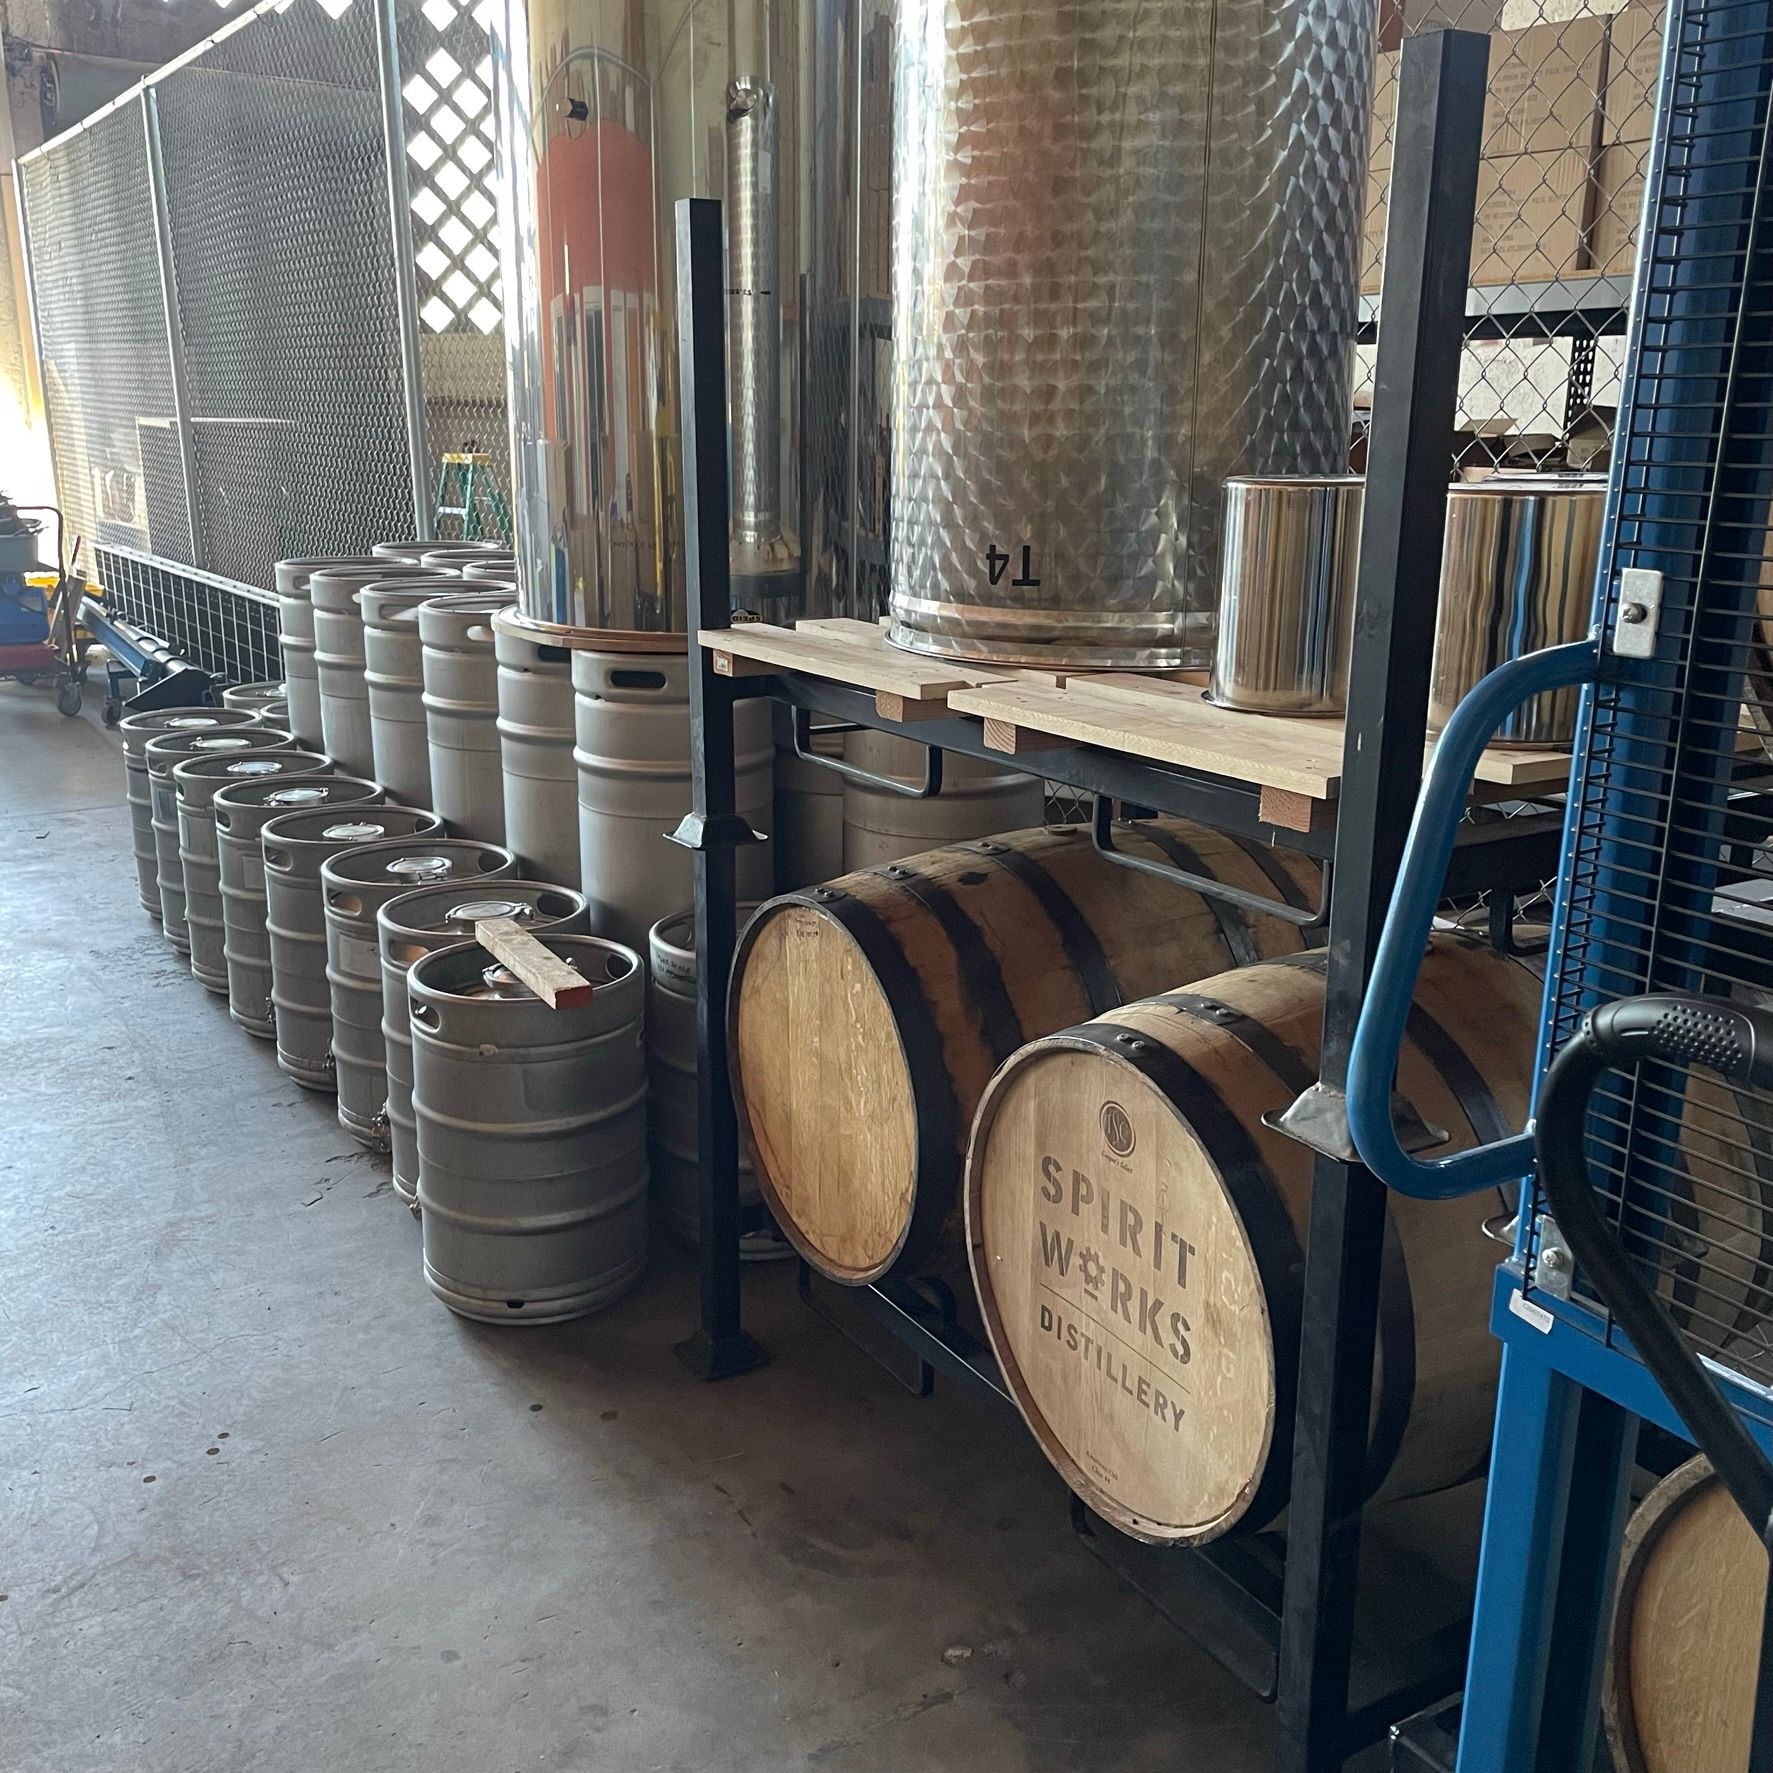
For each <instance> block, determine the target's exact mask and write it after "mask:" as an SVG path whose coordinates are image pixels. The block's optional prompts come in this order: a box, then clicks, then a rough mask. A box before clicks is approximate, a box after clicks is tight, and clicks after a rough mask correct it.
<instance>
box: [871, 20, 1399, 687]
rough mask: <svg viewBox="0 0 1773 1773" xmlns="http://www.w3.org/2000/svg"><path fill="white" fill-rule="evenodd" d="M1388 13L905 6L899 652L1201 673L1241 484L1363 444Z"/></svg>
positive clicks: (896, 248) (897, 416)
mask: <svg viewBox="0 0 1773 1773" xmlns="http://www.w3.org/2000/svg"><path fill="white" fill-rule="evenodd" d="M1372 65H1373V9H1372V7H1371V5H1370V4H1368V0H1280V3H1279V4H1267V3H1264V0H1184V3H1183V4H1182V5H1180V6H1173V7H1153V6H1147V5H1144V4H1142V3H1140V0H1081V3H1079V4H1075V5H1060V4H1058V0H1031V3H1030V4H1027V5H1018V6H1004V5H1001V4H998V3H997V0H904V4H903V5H902V6H901V7H900V17H899V28H898V33H897V38H896V65H895V90H894V154H893V185H894V190H893V202H894V228H893V308H892V313H893V351H894V401H893V415H892V425H893V473H892V525H891V536H892V544H891V546H892V585H893V596H892V605H891V609H892V618H893V625H892V638H893V639H894V640H895V641H896V642H898V643H899V644H900V645H902V646H906V647H910V648H912V649H914V650H917V651H920V652H930V653H939V654H945V655H948V656H951V657H957V658H970V659H988V660H995V661H999V662H1004V663H1016V662H1026V663H1030V664H1075V665H1080V666H1081V665H1094V666H1133V667H1142V668H1153V669H1155V668H1161V667H1170V666H1178V665H1194V664H1203V663H1205V662H1206V660H1207V658H1208V656H1209V653H1210V649H1211V644H1212V638H1213V621H1212V618H1213V610H1214V599H1215V595H1216V585H1217V567H1218V538H1219V525H1220V514H1219V502H1220V491H1219V489H1220V486H1221V484H1222V482H1223V481H1224V479H1225V477H1226V476H1227V475H1230V474H1249V473H1257V474H1327V473H1332V472H1337V471H1340V470H1341V469H1342V468H1344V467H1345V465H1346V462H1347V454H1348V398H1349V373H1350V363H1351V352H1350V349H1349V347H1350V345H1351V343H1352V340H1353V337H1354V330H1355V323H1356V318H1357V292H1356V264H1357V260H1358V256H1359V251H1358V249H1359V244H1360V236H1361V225H1362V198H1363V190H1364V182H1365V172H1366V164H1367V153H1366V145H1367V132H1368V128H1369V115H1368V102H1367V101H1368V88H1369V85H1370V79H1371V70H1372Z"/></svg>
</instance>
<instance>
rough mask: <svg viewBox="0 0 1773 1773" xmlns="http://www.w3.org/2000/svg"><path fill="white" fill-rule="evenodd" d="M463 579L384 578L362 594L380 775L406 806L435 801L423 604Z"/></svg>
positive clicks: (373, 743)
mask: <svg viewBox="0 0 1773 1773" xmlns="http://www.w3.org/2000/svg"><path fill="white" fill-rule="evenodd" d="M461 583H462V581H461V580H460V579H458V578H456V577H454V576H453V575H448V574H444V573H436V574H433V575H432V576H431V577H429V578H413V579H384V580H383V581H381V582H380V583H379V584H374V585H365V586H364V587H363V589H362V590H361V591H359V592H358V593H357V608H358V610H359V612H360V613H361V614H362V616H363V684H364V688H365V689H366V690H367V691H368V694H369V742H370V750H371V753H372V755H373V757H374V763H375V768H374V775H375V779H376V780H377V781H378V782H380V783H381V784H382V786H383V787H384V788H386V789H387V790H388V792H389V793H390V794H391V795H393V797H394V798H395V799H396V800H398V801H401V802H403V803H404V804H405V805H407V806H430V805H431V751H430V746H429V744H428V742H427V740H426V737H425V671H424V665H423V662H422V658H421V654H422V651H423V649H422V647H421V645H420V642H419V605H420V604H422V603H423V602H424V601H425V600H426V599H427V598H428V597H436V596H438V595H439V594H440V593H442V592H444V591H447V590H449V588H450V587H451V586H455V587H456V588H457V589H459V588H460V586H461Z"/></svg>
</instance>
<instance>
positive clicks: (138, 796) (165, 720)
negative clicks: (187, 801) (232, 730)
mask: <svg viewBox="0 0 1773 1773" xmlns="http://www.w3.org/2000/svg"><path fill="white" fill-rule="evenodd" d="M257 724H259V720H258V716H257V715H256V714H253V713H251V712H250V711H248V710H246V709H241V708H156V709H150V710H147V711H146V712H144V713H141V714H126V715H125V716H124V717H123V718H122V719H121V720H120V721H118V723H117V733H118V737H120V738H121V739H122V741H123V790H124V796H125V798H126V799H127V800H128V802H129V832H130V842H131V845H132V848H133V850H134V854H135V880H136V894H137V896H138V897H139V898H140V900H141V902H142V909H143V910H144V911H145V912H147V914H148V915H149V916H150V917H151V918H153V920H154V921H155V922H156V923H158V922H159V921H160V881H159V875H158V866H159V864H158V858H157V856H156V854H155V849H154V801H153V793H152V790H151V789H150V788H149V786H148V759H147V750H148V742H149V741H150V740H151V739H157V738H159V737H160V735H161V734H162V733H168V732H213V731H215V730H216V729H217V728H220V727H230V726H254V725H257Z"/></svg>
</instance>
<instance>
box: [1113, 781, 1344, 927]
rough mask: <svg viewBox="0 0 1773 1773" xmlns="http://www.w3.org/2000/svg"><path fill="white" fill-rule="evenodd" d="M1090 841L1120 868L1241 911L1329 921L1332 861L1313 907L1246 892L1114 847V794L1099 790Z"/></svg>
mask: <svg viewBox="0 0 1773 1773" xmlns="http://www.w3.org/2000/svg"><path fill="white" fill-rule="evenodd" d="M1125 823H1127V824H1129V825H1131V826H1132V827H1133V828H1134V829H1135V830H1137V829H1138V826H1139V823H1140V821H1139V820H1137V819H1129V820H1126V821H1125ZM1090 841H1091V842H1092V843H1093V844H1094V845H1095V847H1096V853H1097V854H1098V855H1099V856H1102V857H1104V858H1105V859H1106V860H1108V861H1110V862H1118V863H1119V864H1120V865H1121V867H1123V868H1136V869H1138V871H1139V872H1140V873H1141V874H1155V875H1156V876H1157V878H1158V879H1159V880H1168V881H1173V882H1174V883H1175V884H1176V885H1177V886H1185V887H1190V888H1192V889H1193V890H1194V891H1195V892H1197V893H1200V894H1202V895H1203V896H1204V897H1206V898H1209V899H1220V900H1223V901H1224V902H1225V903H1226V904H1228V905H1235V906H1237V907H1238V908H1239V909H1240V910H1243V911H1254V912H1256V913H1257V914H1258V915H1260V916H1262V917H1278V918H1279V919H1280V920H1281V921H1282V922H1283V923H1290V924H1293V925H1294V926H1295V927H1296V928H1298V929H1302V930H1321V929H1323V928H1324V927H1325V925H1327V924H1328V923H1329V921H1330V878H1331V873H1332V869H1331V865H1330V863H1329V862H1327V861H1326V862H1325V863H1324V864H1323V870H1322V876H1321V881H1320V885H1319V888H1318V902H1317V908H1316V909H1315V910H1313V909H1311V908H1310V907H1308V906H1302V905H1287V904H1284V903H1283V902H1282V901H1281V900H1279V899H1270V898H1267V897H1265V896H1264V895H1263V894H1261V893H1252V892H1247V891H1246V890H1245V889H1244V888H1243V887H1240V886H1233V885H1232V884H1231V883H1230V882H1229V881H1223V880H1215V879H1214V878H1213V877H1212V875H1210V874H1192V873H1190V872H1189V871H1188V870H1187V869H1186V868H1178V867H1176V865H1175V864H1174V863H1172V862H1154V861H1152V860H1151V859H1150V858H1149V857H1148V856H1134V855H1129V854H1128V852H1127V851H1125V850H1123V849H1117V848H1116V847H1115V842H1114V798H1113V796H1112V795H1107V794H1098V795H1095V796H1094V797H1093V798H1092V801H1091V811H1090Z"/></svg>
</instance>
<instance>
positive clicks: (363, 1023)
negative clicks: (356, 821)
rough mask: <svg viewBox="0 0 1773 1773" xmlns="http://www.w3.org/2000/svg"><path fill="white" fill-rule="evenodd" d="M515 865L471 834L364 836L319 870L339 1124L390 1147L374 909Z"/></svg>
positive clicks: (467, 886)
mask: <svg viewBox="0 0 1773 1773" xmlns="http://www.w3.org/2000/svg"><path fill="white" fill-rule="evenodd" d="M516 872H517V863H516V860H515V858H514V857H513V856H512V854H511V852H510V851H509V850H506V849H500V848H499V847H498V846H497V845H495V844H487V843H476V842H474V841H473V839H471V838H460V837H457V838H442V839H437V838H426V837H419V838H402V839H399V840H397V841H394V842H389V843H373V844H360V845H357V846H355V847H354V848H352V849H348V850H345V851H343V852H341V853H340V854H339V855H336V856H333V857H330V858H329V859H328V860H327V861H326V862H325V863H324V864H323V865H322V867H321V870H320V896H321V898H322V899H323V900H324V901H325V904H326V983H327V988H328V990H329V992H330V993H331V997H332V1056H333V1066H334V1075H335V1079H336V1082H337V1086H338V1093H339V1124H340V1125H341V1126H342V1127H343V1128H344V1129H345V1131H346V1132H348V1133H349V1134H350V1135H351V1136H352V1137H353V1138H354V1139H358V1140H361V1141H362V1143H363V1144H365V1145H367V1146H369V1147H370V1148H371V1149H372V1150H375V1151H385V1150H387V1148H388V1114H387V1106H388V1072H387V1055H386V1052H385V1050H384V1048H383V1045H382V963H381V954H380V939H379V937H378V935H377V932H376V913H377V912H378V911H380V910H381V908H382V907H383V906H384V905H385V904H387V903H388V901H389V900H390V899H398V898H400V897H402V896H403V895H404V894H406V893H410V892H412V891H413V890H414V889H415V888H417V887H423V886H431V885H435V884H437V883H439V882H442V881H446V880H447V881H455V882H458V883H459V884H460V885H461V887H462V888H463V889H464V890H471V889H477V888H478V886H479V885H480V883H482V882H486V881H494V880H500V879H503V878H505V877H506V876H508V875H512V874H515V873H516Z"/></svg>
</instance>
